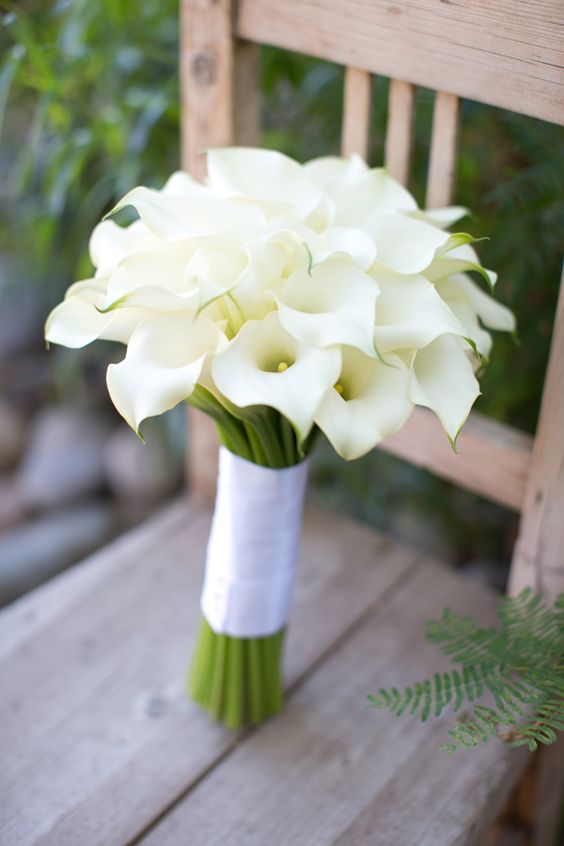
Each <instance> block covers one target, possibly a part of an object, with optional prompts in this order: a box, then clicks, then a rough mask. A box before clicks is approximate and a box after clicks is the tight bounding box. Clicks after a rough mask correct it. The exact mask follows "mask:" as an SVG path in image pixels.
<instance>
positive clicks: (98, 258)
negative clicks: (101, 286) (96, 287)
mask: <svg viewBox="0 0 564 846" xmlns="http://www.w3.org/2000/svg"><path fill="white" fill-rule="evenodd" d="M151 237H152V235H151V232H150V231H149V229H147V227H146V226H145V224H144V223H143V221H141V220H135V221H134V222H133V223H132V224H130V226H118V225H117V223H114V221H113V220H103V221H102V222H101V223H99V224H98V225H97V226H95V227H94V230H93V232H92V235H91V236H90V258H91V260H92V264H93V265H94V267H96V268H97V269H98V270H99V271H100V272H102V273H104V272H107V271H109V270H112V269H113V268H114V267H115V266H116V265H117V264H118V262H120V261H121V260H122V259H123V258H125V257H126V256H127V254H128V253H129V251H130V250H131V248H132V247H134V246H135V245H136V244H139V243H140V242H142V241H143V240H145V239H147V238H151Z"/></svg>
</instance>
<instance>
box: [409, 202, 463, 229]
mask: <svg viewBox="0 0 564 846" xmlns="http://www.w3.org/2000/svg"><path fill="white" fill-rule="evenodd" d="M469 213H470V212H469V211H468V209H467V208H466V207H465V206H445V207H444V208H440V209H415V210H414V211H410V212H406V214H408V215H409V217H414V218H415V219H416V220H422V221H423V222H424V223H430V224H431V226H437V227H438V228H439V229H450V227H451V226H452V225H453V224H455V223H456V222H457V221H459V220H461V219H462V218H463V217H466V216H467V215H468V214H469Z"/></svg>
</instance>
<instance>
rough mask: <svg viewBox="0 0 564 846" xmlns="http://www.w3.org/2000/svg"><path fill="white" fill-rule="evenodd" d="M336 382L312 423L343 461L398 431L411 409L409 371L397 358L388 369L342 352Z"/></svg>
mask: <svg viewBox="0 0 564 846" xmlns="http://www.w3.org/2000/svg"><path fill="white" fill-rule="evenodd" d="M342 355H343V363H342V368H341V372H340V374H339V378H338V380H337V382H336V383H335V385H333V386H332V387H331V388H330V389H329V390H328V391H327V393H326V394H325V396H324V398H323V401H322V403H321V405H320V407H319V410H318V412H317V414H316V416H315V422H316V423H317V425H318V426H319V428H320V429H322V431H323V432H324V433H325V435H326V436H327V438H328V440H329V441H330V442H331V444H332V446H333V447H334V449H335V450H336V452H338V453H339V455H340V456H341V457H342V458H345V459H347V460H352V459H355V458H360V456H362V455H365V453H367V452H369V450H371V449H373V447H375V446H376V445H377V444H378V443H380V441H381V440H382V439H383V438H385V437H386V436H387V435H391V434H392V433H393V432H397V431H398V429H401V427H402V426H403V425H404V423H405V422H406V420H407V418H408V417H409V415H410V414H411V412H412V410H413V401H412V400H411V399H410V397H409V393H408V389H409V379H410V371H409V367H407V366H406V364H405V362H404V361H403V360H402V359H401V358H400V357H399V356H397V355H394V354H390V356H389V359H388V362H387V364H383V363H382V362H380V361H378V360H376V359H374V358H370V357H369V356H366V355H364V353H362V352H360V350H357V349H354V348H353V347H343V348H342Z"/></svg>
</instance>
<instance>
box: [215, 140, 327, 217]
mask: <svg viewBox="0 0 564 846" xmlns="http://www.w3.org/2000/svg"><path fill="white" fill-rule="evenodd" d="M207 161H208V176H209V183H210V186H211V187H212V189H213V190H214V191H216V192H217V193H218V194H220V195H221V196H224V197H229V198H234V197H246V198H249V199H252V200H257V201H259V202H264V203H273V204H275V205H276V206H283V205H285V204H287V205H289V206H292V208H294V209H296V211H297V212H298V213H299V215H300V216H301V217H302V218H303V219H305V218H307V217H308V215H310V214H311V213H312V212H314V211H315V209H316V207H317V206H318V205H319V203H320V201H321V199H322V194H321V191H320V190H319V188H318V187H317V186H316V185H315V183H314V182H313V180H312V179H311V178H310V177H309V175H308V173H307V171H306V170H305V169H304V168H303V167H302V165H300V164H298V162H296V161H294V159H291V158H289V157H288V156H285V155H283V153H278V152H276V151H275V150H261V149H253V148H249V147H226V148H223V149H220V150H210V151H209V152H208V155H207Z"/></svg>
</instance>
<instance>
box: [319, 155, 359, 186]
mask: <svg viewBox="0 0 564 846" xmlns="http://www.w3.org/2000/svg"><path fill="white" fill-rule="evenodd" d="M304 170H305V171H306V173H307V174H308V175H309V176H310V177H311V179H312V180H313V182H314V183H315V184H316V185H317V186H318V188H321V189H322V190H323V191H326V190H327V189H329V188H331V186H333V185H338V184H340V183H342V182H347V181H349V180H351V179H356V178H358V177H359V176H362V175H363V174H364V173H366V172H367V171H368V165H367V164H366V162H365V161H364V159H362V158H361V157H360V156H358V155H357V154H356V153H353V154H352V156H350V157H349V158H342V157H341V156H321V157H319V158H317V159H310V161H309V162H306V163H305V164H304Z"/></svg>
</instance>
